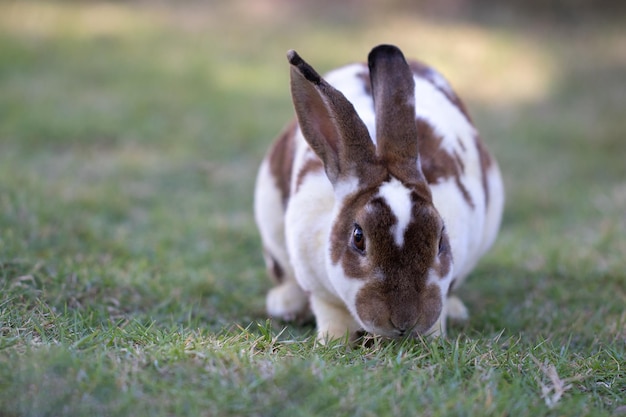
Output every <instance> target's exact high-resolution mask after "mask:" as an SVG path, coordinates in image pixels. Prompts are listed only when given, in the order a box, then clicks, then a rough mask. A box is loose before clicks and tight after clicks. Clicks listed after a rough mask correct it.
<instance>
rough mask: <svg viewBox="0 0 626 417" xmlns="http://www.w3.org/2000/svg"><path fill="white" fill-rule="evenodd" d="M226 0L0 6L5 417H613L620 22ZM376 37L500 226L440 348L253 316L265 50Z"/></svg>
mask: <svg viewBox="0 0 626 417" xmlns="http://www.w3.org/2000/svg"><path fill="white" fill-rule="evenodd" d="M245 4H248V5H249V4H250V3H244V2H238V1H234V2H224V3H223V4H222V3H219V2H214V4H213V5H212V6H209V5H204V4H202V3H196V2H191V3H185V4H184V5H183V6H176V7H174V6H166V5H164V4H162V3H156V4H150V3H148V2H140V3H136V4H135V3H125V2H123V3H99V2H87V3H80V2H68V3H63V2H61V3H58V2H30V1H28V2H24V1H19V2H17V1H16V2H4V3H1V4H0V415H1V416H47V415H50V416H60V415H68V416H77V415H85V416H92V415H116V416H123V415H133V416H136V415H150V416H159V415H164V416H165V415H167V416H174V415H176V416H182V415H189V416H197V415H206V416H218V415H219V416H228V415H233V416H235V415H236V416H239V415H259V416H279V415H284V416H294V415H298V416H307V415H350V416H352V415H354V416H373V415H398V416H400V415H424V416H449V415H458V416H470V415H475V416H503V415H509V416H533V417H537V416H552V415H555V416H556V415H563V416H574V415H589V416H614V415H623V414H624V413H625V412H626V411H625V407H626V369H625V368H626V358H625V355H626V312H625V308H624V306H626V272H625V271H626V269H625V268H624V265H625V261H624V259H626V163H624V155H626V141H624V134H626V118H624V114H623V111H624V108H626V83H624V77H623V74H624V71H625V70H626V58H625V57H626V55H625V54H624V46H625V45H626V30H624V29H623V28H624V27H626V25H625V24H624V23H626V19H624V18H622V17H619V16H616V17H615V18H614V19H612V20H610V21H600V22H598V21H596V23H584V22H574V23H570V24H565V23H558V22H555V21H552V20H540V19H539V20H538V19H527V20H525V19H524V18H519V19H516V20H511V19H509V20H506V15H504V18H503V17H502V15H498V14H494V15H491V16H486V17H485V16H481V17H480V18H472V17H471V14H468V16H467V17H464V18H460V17H456V18H450V17H445V16H431V17H427V15H423V14H420V13H418V10H417V9H409V8H406V7H405V8H404V9H403V8H402V7H401V6H394V7H392V8H390V9H387V10H386V11H383V10H382V8H381V6H376V4H374V3H373V2H371V3H367V4H368V7H369V9H368V8H361V7H357V9H358V10H357V9H355V7H356V6H349V5H348V6H341V7H339V6H336V7H337V8H335V9H333V8H331V6H330V3H329V5H328V7H327V8H326V9H322V10H321V11H320V10H317V9H315V8H313V7H312V6H306V4H304V3H302V4H297V5H296V6H281V7H280V10H279V11H276V10H273V9H271V8H268V7H269V6H271V5H272V4H273V3H271V2H256V3H255V4H257V6H255V7H254V8H253V10H251V9H249V8H246V7H244V5H245ZM289 4H292V3H289ZM394 4H395V3H394ZM398 4H401V2H398ZM476 14H480V13H476ZM503 19H504V20H503ZM591 20H592V21H594V20H593V19H591ZM538 22H539V23H538ZM380 42H395V43H397V44H399V45H400V46H401V47H402V48H403V49H405V51H406V52H407V54H409V55H411V56H419V57H421V58H422V59H424V60H426V61H427V62H431V63H434V64H435V65H436V66H438V67H439V68H441V69H442V71H443V72H444V73H445V74H446V75H447V77H448V78H449V79H450V80H451V81H452V83H453V84H454V85H456V86H458V90H459V92H460V94H461V95H462V96H463V97H464V98H465V100H466V101H467V103H468V105H469V107H470V111H471V113H472V114H473V116H474V118H475V121H476V124H477V125H478V126H479V129H480V130H481V132H482V134H483V136H484V138H485V141H486V142H487V143H488V144H489V146H490V148H491V149H492V150H493V151H494V153H495V154H496V155H497V157H498V160H499V161H500V164H501V168H502V171H503V173H504V176H505V181H506V186H507V195H508V201H507V208H506V213H505V217H504V221H503V225H502V232H501V234H500V237H499V239H498V241H497V244H496V246H495V247H494V249H493V251H492V252H491V253H490V254H489V255H488V256H487V257H486V258H485V259H484V260H483V261H482V262H481V264H480V265H479V267H478V268H477V270H476V271H475V272H474V273H473V274H472V276H471V277H470V278H469V280H468V282H467V284H466V285H465V286H464V287H463V288H462V291H461V293H460V294H461V296H462V298H463V299H464V300H466V303H467V305H468V307H469V309H470V311H471V319H470V321H469V322H468V323H467V324H464V325H456V326H453V327H452V328H451V329H450V335H449V338H448V340H436V341H433V340H414V341H403V342H388V341H382V340H379V339H371V340H367V341H366V342H367V343H364V344H363V345H359V346H356V347H355V348H352V349H351V348H347V347H346V346H343V345H341V344H332V345H330V346H325V347H322V346H316V345H315V344H314V338H313V337H312V335H313V331H314V329H313V327H311V326H296V325H289V326H287V327H284V326H283V325H282V324H281V323H275V322H269V321H266V317H265V313H264V294H265V291H266V290H267V288H268V287H269V285H270V284H269V280H268V279H267V278H266V276H265V272H264V268H263V264H262V258H261V253H260V242H259V237H258V235H257V232H256V229H255V226H254V222H253V220H252V210H251V205H252V189H253V183H254V176H255V172H256V167H257V166H258V163H259V161H260V159H261V157H262V155H263V152H264V151H265V149H266V148H267V146H268V145H269V143H270V141H271V139H272V138H273V137H274V135H275V134H276V133H277V132H279V130H280V129H281V128H282V126H283V125H284V124H285V123H286V122H287V121H288V120H289V118H290V117H291V116H292V114H293V111H292V109H291V103H290V98H289V92H288V72H287V64H286V59H285V57H284V54H285V51H286V50H287V49H289V48H296V49H298V51H299V52H300V53H301V54H302V55H303V56H304V57H305V58H307V59H308V60H309V61H310V62H312V63H313V64H314V65H315V66H316V67H318V68H319V69H320V70H328V69H330V68H332V67H334V66H337V65H340V64H343V63H345V62H347V61H353V60H362V59H364V57H365V56H366V54H367V52H368V50H369V48H370V47H372V46H373V45H375V44H376V43H380ZM559 387H561V388H559ZM544 392H545V395H544Z"/></svg>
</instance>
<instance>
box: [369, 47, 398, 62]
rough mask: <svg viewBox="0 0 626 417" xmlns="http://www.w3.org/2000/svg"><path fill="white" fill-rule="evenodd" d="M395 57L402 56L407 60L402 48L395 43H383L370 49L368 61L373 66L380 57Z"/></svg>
mask: <svg viewBox="0 0 626 417" xmlns="http://www.w3.org/2000/svg"><path fill="white" fill-rule="evenodd" d="M394 58H396V59H397V58H400V59H402V60H403V61H404V60H405V59H404V54H403V53H402V51H401V50H400V48H398V47H397V46H395V45H388V44H382V45H378V46H376V47H374V48H373V49H372V50H371V51H370V53H369V55H368V57H367V62H368V63H369V65H370V66H372V65H373V64H374V63H375V62H376V61H378V60H379V59H394Z"/></svg>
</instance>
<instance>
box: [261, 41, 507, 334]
mask: <svg viewBox="0 0 626 417" xmlns="http://www.w3.org/2000/svg"><path fill="white" fill-rule="evenodd" d="M288 59H289V62H290V64H291V91H292V97H293V102H294V106H295V110H296V115H297V123H292V124H290V125H289V126H288V127H287V128H286V129H285V131H284V132H283V133H282V134H281V135H280V136H279V138H278V139H277V141H276V142H275V143H274V145H273V146H272V147H271V149H270V151H269V152H268V154H267V156H266V157H265V159H264V161H263V163H262V165H261V167H260V170H259V174H258V178H257V183H256V189H255V205H254V208H255V218H256V222H257V224H258V227H259V230H260V233H261V237H262V240H263V247H264V255H265V260H266V265H267V268H268V271H269V273H270V275H271V276H272V277H273V278H274V279H275V281H276V283H277V285H276V286H275V287H274V288H272V289H271V290H270V291H269V293H268V295H267V311H268V313H269V315H270V316H272V317H277V318H281V319H284V320H293V319H296V318H299V317H305V316H307V314H310V313H309V312H312V313H313V315H314V316H315V320H316V323H317V329H318V330H317V331H318V339H319V340H320V341H325V340H328V339H332V338H342V337H345V336H349V337H353V336H354V335H355V334H356V333H357V332H358V331H360V330H365V331H367V332H370V333H373V334H378V335H382V336H386V337H403V336H406V335H418V334H433V335H440V334H444V335H445V324H446V317H452V318H459V319H464V318H466V317H467V311H466V309H465V307H464V306H463V303H462V302H461V301H460V300H459V299H458V298H457V297H456V296H454V295H451V291H452V289H455V290H456V289H457V288H458V286H459V285H460V284H461V283H462V281H463V280H464V279H465V277H466V276H467V275H468V274H469V272H470V271H471V270H472V268H474V266H475V265H476V263H477V262H478V260H479V259H480V257H481V256H482V255H483V254H484V253H485V252H486V251H487V250H488V249H489V247H490V246H491V245H492V243H493V241H494V240H495V238H496V235H497V232H498V229H499V225H500V219H501V215H502V210H503V205H504V190H503V185H502V179H501V176H500V171H499V169H498V165H497V163H496V161H495V160H494V159H493V157H492V156H491V155H490V154H489V153H488V152H487V150H486V148H485V146H484V144H483V143H482V141H481V139H480V137H479V135H478V132H477V131H476V129H475V128H474V126H473V125H472V122H471V119H470V117H469V116H468V114H467V111H466V109H465V107H464V105H463V104H462V102H461V101H460V99H459V98H458V97H457V96H456V94H455V93H454V92H453V91H452V89H451V88H450V86H449V85H448V83H447V82H446V81H445V80H444V78H443V77H442V76H441V75H439V74H438V73H437V72H435V71H434V70H433V69H431V68H429V67H427V66H425V65H423V64H421V63H418V62H416V61H411V62H407V61H406V60H405V58H404V56H403V54H402V52H401V51H400V50H399V49H398V48H396V47H394V46H391V45H380V46H378V47H376V48H374V49H373V50H372V51H371V52H370V54H369V57H368V65H365V64H352V65H348V66H345V67H342V68H339V69H337V70H334V71H332V72H331V73H329V74H328V75H327V76H326V77H325V79H324V78H322V77H320V76H319V75H318V74H317V72H316V71H315V70H314V69H313V68H312V67H310V66H309V65H308V64H307V63H306V62H304V61H303V60H302V59H301V58H300V57H299V56H298V55H297V54H296V53H295V52H294V51H290V52H289V53H288Z"/></svg>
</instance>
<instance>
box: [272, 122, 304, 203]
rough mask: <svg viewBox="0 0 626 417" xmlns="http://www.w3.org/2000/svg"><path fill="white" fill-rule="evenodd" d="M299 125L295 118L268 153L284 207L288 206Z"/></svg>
mask: <svg viewBox="0 0 626 417" xmlns="http://www.w3.org/2000/svg"><path fill="white" fill-rule="evenodd" d="M297 127H298V124H297V122H296V121H295V120H294V121H292V122H291V123H290V124H289V125H288V126H287V127H286V128H285V130H283V132H282V133H281V134H280V136H279V137H278V139H277V140H276V142H275V143H274V145H273V146H272V148H271V149H270V151H269V155H268V161H269V165H270V172H271V173H272V177H273V178H274V181H275V182H276V186H277V187H278V189H279V190H280V194H281V197H282V201H283V207H286V206H287V201H288V200H289V194H290V190H289V188H290V185H289V182H290V178H291V171H292V170H293V159H294V155H295V151H296V146H295V143H294V135H295V133H296V129H297Z"/></svg>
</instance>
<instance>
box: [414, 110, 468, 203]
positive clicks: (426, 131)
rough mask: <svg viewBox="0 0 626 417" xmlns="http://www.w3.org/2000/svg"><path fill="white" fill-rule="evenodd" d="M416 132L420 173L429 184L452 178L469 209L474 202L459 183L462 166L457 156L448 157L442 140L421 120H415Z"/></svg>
mask: <svg viewBox="0 0 626 417" xmlns="http://www.w3.org/2000/svg"><path fill="white" fill-rule="evenodd" d="M416 124H417V132H418V138H419V139H418V143H419V153H420V160H421V164H422V171H423V172H424V176H425V177H426V181H428V183H429V184H437V183H439V182H440V181H441V180H445V179H447V178H454V182H455V183H456V185H457V187H458V188H459V190H460V191H461V194H463V198H464V199H465V201H466V202H467V204H469V205H470V206H471V207H474V201H473V200H472V197H471V196H470V194H469V192H468V191H467V188H465V185H464V184H463V182H462V181H461V176H462V174H463V170H464V166H463V164H462V162H460V158H459V157H458V155H456V157H455V155H450V154H449V153H447V152H446V151H445V150H444V149H443V148H442V147H441V143H442V142H443V138H442V137H441V136H439V135H437V134H436V133H435V130H434V129H433V127H432V126H431V125H430V123H428V122H427V121H425V120H423V119H417V121H416Z"/></svg>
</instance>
